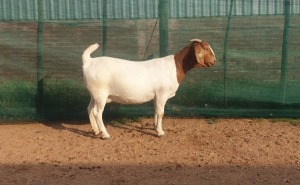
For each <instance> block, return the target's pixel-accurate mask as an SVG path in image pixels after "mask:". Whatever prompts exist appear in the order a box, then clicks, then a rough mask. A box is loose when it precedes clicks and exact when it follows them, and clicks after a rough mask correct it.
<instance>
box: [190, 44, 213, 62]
mask: <svg viewBox="0 0 300 185" xmlns="http://www.w3.org/2000/svg"><path fill="white" fill-rule="evenodd" d="M191 42H192V44H193V45H194V51H195V57H196V60H197V62H198V63H197V64H196V65H195V66H194V67H197V68H199V67H210V66H212V65H214V64H215V63H216V56H215V53H214V51H213V50H212V48H211V47H210V45H209V44H208V43H207V42H204V41H202V40H199V39H192V40H191Z"/></svg>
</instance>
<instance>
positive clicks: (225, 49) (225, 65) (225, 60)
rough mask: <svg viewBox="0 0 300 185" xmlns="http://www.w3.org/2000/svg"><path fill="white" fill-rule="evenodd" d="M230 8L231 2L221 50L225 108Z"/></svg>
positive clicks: (231, 2) (225, 103)
mask: <svg viewBox="0 0 300 185" xmlns="http://www.w3.org/2000/svg"><path fill="white" fill-rule="evenodd" d="M232 7H233V0H231V1H230V8H229V13H228V18H227V26H226V31H225V38H224V50H223V62H224V106H225V108H227V47H228V35H229V31H230V22H231V15H232Z"/></svg>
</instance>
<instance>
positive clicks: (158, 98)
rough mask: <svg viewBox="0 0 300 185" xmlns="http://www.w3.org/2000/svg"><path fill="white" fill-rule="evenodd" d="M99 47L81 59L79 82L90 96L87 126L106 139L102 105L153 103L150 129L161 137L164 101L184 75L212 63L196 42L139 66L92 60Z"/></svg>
mask: <svg viewBox="0 0 300 185" xmlns="http://www.w3.org/2000/svg"><path fill="white" fill-rule="evenodd" d="M98 47H99V45H98V44H93V45H91V46H89V47H88V48H87V49H86V50H85V51H84V53H83V55H82V62H83V67H82V68H83V78H84V81H85V84H86V87H87V89H88V91H89V93H90V95H91V101H90V104H89V106H88V114H89V118H90V123H91V126H92V129H93V131H94V132H95V134H96V135H97V134H100V133H101V134H102V138H103V139H108V138H110V135H109V134H108V132H107V131H106V128H105V126H104V124H103V120H102V113H103V110H104V107H105V104H106V103H109V102H117V103H120V104H140V103H144V102H148V101H150V100H154V105H155V116H154V125H155V128H156V131H157V133H158V136H159V137H161V136H163V135H164V134H165V133H164V131H163V129H162V118H163V115H164V107H165V104H166V102H167V100H168V99H169V98H171V97H173V96H175V93H176V91H177V89H178V87H179V84H180V83H181V81H182V80H183V78H184V77H185V75H186V73H187V72H188V71H189V70H190V69H192V68H200V67H210V66H212V65H213V64H214V63H215V62H216V57H215V54H214V52H213V50H212V48H211V47H210V45H209V44H208V43H207V42H204V41H201V40H199V39H193V40H191V43H190V44H189V45H188V46H186V47H185V48H183V49H182V50H180V51H178V52H177V53H176V54H175V55H169V56H166V57H163V58H156V59H152V60H147V61H143V62H134V61H129V60H123V59H117V58H111V57H96V58H91V56H90V55H91V53H92V52H94V51H95V50H96V49H97V48H98Z"/></svg>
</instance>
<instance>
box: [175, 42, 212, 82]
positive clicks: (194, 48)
mask: <svg viewBox="0 0 300 185" xmlns="http://www.w3.org/2000/svg"><path fill="white" fill-rule="evenodd" d="M200 53H202V57H199V54H200ZM174 59H175V64H176V68H177V81H178V83H179V84H180V83H181V81H182V80H183V78H184V77H185V75H186V73H187V72H188V71H189V70H191V69H192V68H200V67H210V66H212V65H213V64H215V62H216V58H215V55H214V54H213V53H212V51H211V50H210V49H209V44H208V43H207V42H198V41H194V42H193V43H191V44H190V45H188V46H186V47H185V48H183V49H182V50H180V51H178V52H177V53H176V54H175V56H174Z"/></svg>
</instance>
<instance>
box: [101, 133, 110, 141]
mask: <svg viewBox="0 0 300 185" xmlns="http://www.w3.org/2000/svg"><path fill="white" fill-rule="evenodd" d="M101 139H103V140H108V139H110V135H109V134H108V135H102V137H101Z"/></svg>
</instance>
